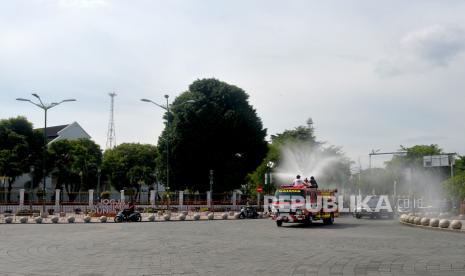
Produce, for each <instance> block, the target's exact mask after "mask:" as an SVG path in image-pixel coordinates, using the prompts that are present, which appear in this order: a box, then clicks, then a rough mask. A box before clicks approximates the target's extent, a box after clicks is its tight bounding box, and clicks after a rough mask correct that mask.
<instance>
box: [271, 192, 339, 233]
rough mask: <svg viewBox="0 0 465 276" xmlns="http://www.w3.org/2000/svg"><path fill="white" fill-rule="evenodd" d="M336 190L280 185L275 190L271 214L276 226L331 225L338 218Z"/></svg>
mask: <svg viewBox="0 0 465 276" xmlns="http://www.w3.org/2000/svg"><path fill="white" fill-rule="evenodd" d="M336 198H337V189H318V188H311V187H309V186H307V185H305V184H302V185H282V186H281V187H280V188H279V189H277V190H276V193H275V197H274V199H273V203H272V207H271V212H272V218H273V220H275V221H276V225H277V226H278V227H281V226H282V225H283V222H286V223H288V222H289V223H305V224H310V223H312V222H314V221H319V220H321V221H323V223H324V224H333V223H334V218H335V217H338V216H339V212H338V206H337V201H336Z"/></svg>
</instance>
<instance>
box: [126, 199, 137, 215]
mask: <svg viewBox="0 0 465 276" xmlns="http://www.w3.org/2000/svg"><path fill="white" fill-rule="evenodd" d="M135 210H136V205H134V202H132V201H130V202H129V203H128V208H126V209H124V211H123V214H124V215H125V216H126V217H129V216H130V215H131V214H132V213H134V211H135Z"/></svg>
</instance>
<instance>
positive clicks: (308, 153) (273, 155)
mask: <svg viewBox="0 0 465 276" xmlns="http://www.w3.org/2000/svg"><path fill="white" fill-rule="evenodd" d="M268 148H269V151H268V154H267V156H266V158H265V159H264V160H263V162H262V163H261V164H260V166H258V168H257V170H256V171H255V172H253V173H252V174H250V175H249V181H250V182H251V187H250V192H251V193H254V191H255V188H256V186H258V185H263V184H264V183H263V182H264V178H265V174H266V172H267V170H268V166H267V165H268V163H269V162H270V161H272V162H273V163H274V166H275V168H276V170H277V171H282V170H283V166H285V165H286V164H283V162H284V159H285V158H284V155H286V154H287V153H289V152H291V153H295V154H296V156H298V158H296V159H299V160H294V161H295V163H298V164H297V165H301V167H302V168H301V169H302V170H306V169H312V168H304V167H306V166H308V165H309V164H310V163H315V165H317V164H316V163H318V162H326V161H329V162H330V164H331V165H329V166H325V167H324V169H323V170H321V172H320V174H319V175H315V177H317V178H318V181H319V182H320V183H324V184H325V185H331V186H334V185H335V186H337V187H343V186H344V185H345V184H346V183H347V182H348V179H349V177H350V161H349V159H348V158H347V157H345V156H344V153H343V152H342V151H341V149H340V148H338V147H335V146H330V145H326V143H324V142H321V141H318V140H317V139H316V136H315V134H314V128H313V120H312V119H311V118H310V119H308V120H307V125H305V126H298V127H296V128H295V129H291V130H285V131H284V132H282V133H278V134H276V135H271V143H270V144H269V147H268ZM301 153H303V154H301ZM310 166H311V164H310ZM294 170H298V169H297V168H294ZM287 173H292V174H297V173H299V171H292V172H287ZM274 180H275V183H274V184H275V185H276V184H278V185H279V184H284V183H276V182H279V181H284V180H283V179H277V178H276V177H275V179H274ZM269 192H271V191H269Z"/></svg>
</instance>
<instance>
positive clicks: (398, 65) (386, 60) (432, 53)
mask: <svg viewBox="0 0 465 276" xmlns="http://www.w3.org/2000/svg"><path fill="white" fill-rule="evenodd" d="M464 51H465V31H464V30H463V29H462V28H459V27H457V26H449V25H432V26H429V27H426V28H421V29H417V30H415V31H411V32H409V33H407V34H405V35H404V36H403V37H402V38H401V39H400V41H399V43H398V46H397V47H395V49H391V51H390V52H389V53H386V55H385V57H383V58H382V59H380V60H379V61H378V62H376V63H375V65H374V67H375V68H374V71H375V73H377V74H378V75H379V76H381V77H395V76H398V75H401V74H405V73H425V72H428V71H431V70H433V69H435V68H444V67H447V66H449V65H450V64H452V63H453V62H454V61H456V60H457V59H459V58H460V55H461V54H462V52H464Z"/></svg>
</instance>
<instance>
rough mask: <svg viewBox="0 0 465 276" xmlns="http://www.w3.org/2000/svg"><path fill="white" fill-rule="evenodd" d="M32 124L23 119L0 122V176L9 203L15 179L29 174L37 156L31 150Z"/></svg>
mask: <svg viewBox="0 0 465 276" xmlns="http://www.w3.org/2000/svg"><path fill="white" fill-rule="evenodd" d="M34 142H35V139H34V133H33V130H32V124H31V123H30V122H29V121H28V120H27V119H26V118H25V117H16V118H10V119H4V120H0V175H1V176H5V177H6V178H7V181H8V193H7V201H8V202H9V201H10V197H11V190H12V184H13V182H14V181H15V179H16V178H17V177H18V176H20V175H21V174H23V173H25V172H29V170H30V165H32V164H33V163H34V161H35V158H37V156H38V154H37V153H36V152H34V151H32V150H33V149H36V147H34V145H35V144H34Z"/></svg>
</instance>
